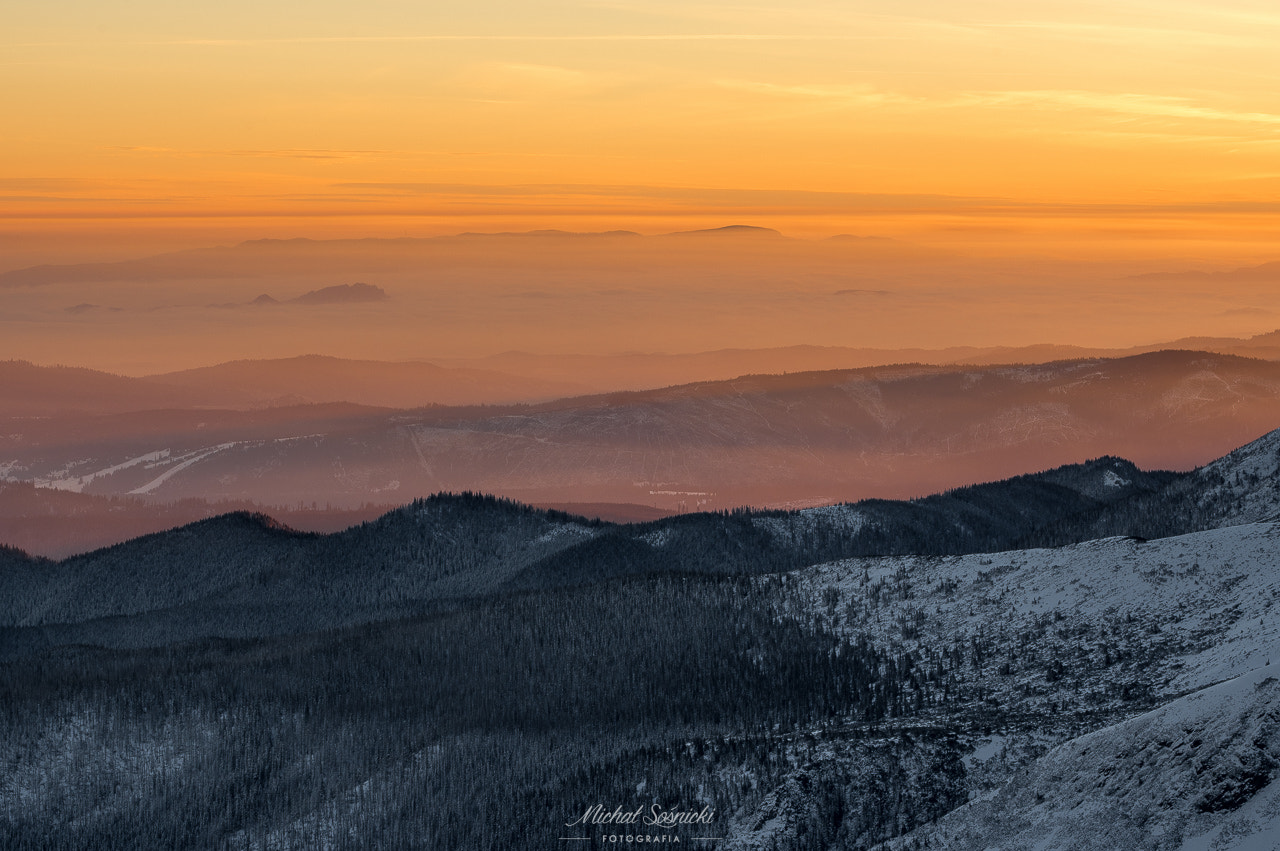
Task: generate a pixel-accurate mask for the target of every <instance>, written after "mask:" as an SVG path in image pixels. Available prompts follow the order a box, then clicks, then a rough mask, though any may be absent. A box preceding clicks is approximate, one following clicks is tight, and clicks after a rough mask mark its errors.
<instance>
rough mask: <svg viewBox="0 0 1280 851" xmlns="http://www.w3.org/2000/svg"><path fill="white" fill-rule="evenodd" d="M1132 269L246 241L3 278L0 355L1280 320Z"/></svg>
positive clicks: (1145, 338)
mask: <svg viewBox="0 0 1280 851" xmlns="http://www.w3.org/2000/svg"><path fill="white" fill-rule="evenodd" d="M1145 268H1146V266H1145V265H1144V264H1135V263H1117V262H1100V261H1083V260H1082V261H1076V262H1069V261H1065V260H1062V261H1050V260H1035V259H1027V258H1023V259H992V258H985V259H965V258H962V257H956V256H951V255H947V254H944V253H940V252H935V251H930V250H926V249H922V248H920V247H919V246H914V245H911V244H909V243H901V242H895V241H886V240H867V239H857V238H849V239H839V238H835V239H827V240H821V241H818V240H801V239H794V238H788V237H785V236H783V235H781V234H778V233H777V232H775V231H769V230H758V229H741V228H738V229H727V230H718V231H710V232H700V233H692V234H674V235H665V236H639V235H635V234H625V233H624V234H602V235H571V234H556V233H538V234H528V235H507V236H502V235H471V236H459V237H452V238H436V239H425V240H416V239H397V240H345V241H308V240H295V241H257V242H249V243H243V244H240V245H238V246H233V247H227V248H220V249H202V250H195V251H188V252H180V253H174V254H169V255H158V256H154V257H152V258H149V259H144V260H141V261H136V262H134V261H125V262H118V263H100V264H85V265H63V266H53V267H43V268H41V267H36V268H31V269H27V270H20V271H16V272H9V273H4V274H0V298H3V299H4V303H5V306H6V309H5V311H4V314H3V316H0V359H26V360H30V361H33V362H36V363H45V364H52V363H63V364H69V365H76V366H90V367H94V368H97V369H104V370H108V371H112V372H118V373H123V374H133V375H141V374H149V373H157V372H166V371H170V370H174V369H182V368H189V367H196V366H203V365H208V364H212V363H218V362H222V361H228V360H233V359H240V358H279V357H290V356H293V355H297V354H301V353H318V354H325V355H336V356H340V357H347V358H363V359H376V360H415V359H428V360H437V359H441V358H451V357H452V358H456V357H473V358H474V357H482V356H486V355H491V354H494V353H498V352H503V351H508V350H524V351H532V352H541V353H548V354H567V353H580V354H581V353H600V354H614V353H620V352H702V351H711V350H717V349H726V348H764V347H776V346H789V345H796V344H811V345H824V346H850V347H860V348H867V347H872V348H884V349H895V348H903V347H917V348H924V349H934V348H939V347H943V346H956V345H973V344H983V345H1007V346H1022V345H1032V344H1036V343H1043V342H1068V343H1073V344H1076V345H1084V346H1093V347H1107V346H1110V347H1123V346H1129V345H1134V344H1148V343H1153V342H1158V341H1164V340H1173V339H1177V338H1180V337H1185V336H1190V335H1226V336H1232V335H1234V336H1246V335H1249V334H1252V333H1257V332H1258V331H1262V330H1270V329H1272V328H1275V327H1276V326H1277V325H1278V324H1280V319H1278V317H1280V288H1278V287H1277V286H1276V283H1277V279H1280V266H1275V265H1264V266H1262V267H1254V268H1251V269H1245V270H1243V271H1235V272H1225V273H1217V274H1208V275H1207V274H1203V273H1201V274H1193V275H1184V276H1177V275H1172V276H1171V275H1157V276H1154V277H1153V276H1151V275H1149V274H1134V273H1135V271H1137V270H1143V269H1145ZM354 284H363V285H364V286H361V287H356V286H352V285H354ZM320 291H323V293H326V294H327V295H323V294H322V295H320V296H315V295H313V296H307V294H308V293H317V292H320ZM264 296H265V298H263V297H264Z"/></svg>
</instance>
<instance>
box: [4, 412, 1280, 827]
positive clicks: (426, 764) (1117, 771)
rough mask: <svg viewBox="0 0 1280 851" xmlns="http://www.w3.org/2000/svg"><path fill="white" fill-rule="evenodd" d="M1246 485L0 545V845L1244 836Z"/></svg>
mask: <svg viewBox="0 0 1280 851" xmlns="http://www.w3.org/2000/svg"><path fill="white" fill-rule="evenodd" d="M1277 483H1280V432H1273V433H1271V434H1268V435H1266V436H1265V437H1263V438H1262V439H1260V440H1258V441H1255V442H1254V443H1252V444H1250V445H1249V446H1246V447H1244V448H1242V449H1240V450H1238V451H1236V452H1234V453H1232V454H1231V455H1228V456H1226V457H1224V458H1222V459H1220V460H1218V461H1216V462H1214V463H1213V464H1210V465H1208V466H1207V467H1204V468H1201V469H1199V470H1197V471H1194V472H1192V473H1166V472H1144V471H1142V470H1140V469H1138V468H1137V467H1135V466H1134V465H1133V464H1131V463H1129V462H1127V461H1124V460H1122V459H1119V458H1114V457H1103V458H1098V459H1095V460H1093V461H1089V462H1086V463H1083V464H1076V465H1071V466H1067V467H1060V468H1057V469H1053V470H1049V471H1047V472H1042V473H1037V474H1032V475H1025V476H1019V477H1017V478H1013V479H1009V480H1006V481H1002V482H994V483H990V484H985V485H979V486H974V487H968V488H961V489H958V490H954V491H950V492H948V493H944V494H939V495H936V496H932V497H928V498H924V499H918V500H913V501H910V502H889V501H867V502H862V503H856V504H848V505H839V506H830V507H825V508H817V509H808V510H804V511H794V512H780V511H774V512H760V511H746V510H741V511H729V512H719V513H704V514H689V515H680V516H676V517H670V518H665V519H662V520H658V521H655V522H650V523H639V524H630V525H619V524H611V523H604V522H600V521H589V520H585V519H583V518H580V517H575V516H572V515H569V514H565V513H561V512H557V511H545V510H538V509H534V508H530V507H528V506H525V505H521V504H519V503H516V502H512V501H509V500H505V499H498V498H494V497H490V496H481V495H476V494H466V493H464V494H455V495H447V494H446V495H438V496H435V497H432V498H429V499H424V500H418V501H415V502H414V503H412V504H411V505H408V506H405V507H403V508H400V509H397V510H395V511H392V512H390V513H387V514H385V515H383V516H382V517H380V518H378V519H376V520H373V521H370V522H366V523H363V524H361V525H359V526H356V527H353V528H351V529H349V530H347V531H345V532H341V533H335V534H327V535H322V534H314V533H303V532H298V531H295V530H292V529H289V528H287V527H285V526H283V525H282V524H280V523H277V522H276V521H274V520H273V519H271V518H270V517H267V516H265V515H262V514H255V513H250V512H236V513H231V514H227V515H223V516H219V517H215V518H210V519H207V520H202V521H200V522H197V523H193V524H190V525H187V526H184V527H181V528H178V529H174V530H171V531H167V532H161V533H158V534H153V535H148V536H146V537H143V538H139V539H136V540H132V541H128V542H126V543H122V544H119V545H116V546H112V547H109V548H106V549H102V550H98V551H95V552H92V553H88V554H85V555H80V556H74V557H71V558H67V559H64V560H62V561H57V562H54V561H48V560H44V559H38V558H31V557H28V556H26V555H24V554H23V553H21V552H18V551H15V550H0V601H2V602H0V719H2V721H0V765H3V766H5V769H4V771H3V772H0V802H3V804H2V805H0V845H3V846H4V847H14V848H25V847H31V848H37V847H38V848H52V849H90V848H92V849H117V848H119V849H126V848H128V849H132V848H139V847H165V848H236V849H239V848H243V849H250V848H261V847H271V848H314V847H326V848H337V849H342V848H365V847H424V848H441V849H455V848H456V849H463V848H466V849H489V850H490V851H514V849H531V848H532V849H542V848H547V849H552V848H556V849H559V848H563V847H564V846H565V840H564V839H563V837H566V836H572V837H578V839H577V840H575V844H577V842H581V845H580V846H579V847H583V848H605V847H618V845H620V844H624V843H627V842H628V840H627V839H626V837H627V836H628V835H631V834H635V835H637V836H642V837H645V838H642V839H638V840H635V841H637V842H669V843H670V842H671V841H672V840H673V838H676V839H679V841H680V843H681V847H691V848H708V847H714V848H716V849H724V848H730V849H737V850H738V851H744V850H745V849H754V851H772V849H777V851H783V850H784V849H787V850H788V851H790V850H791V849H794V851H801V850H802V849H803V851H834V849H849V848H856V849H871V848H876V849H887V848H895V849H902V851H908V849H916V848H925V847H938V845H939V843H941V842H943V841H944V840H945V837H946V836H959V837H962V838H964V839H963V842H961V843H960V844H956V845H954V846H947V847H956V848H963V849H974V851H976V849H980V848H988V847H1002V848H1004V847H1007V848H1010V849H1012V848H1018V847H1026V845H1027V844H1028V841H1029V840H1028V838H1029V837H1040V838H1045V839H1046V842H1044V843H1042V844H1043V846H1044V847H1046V848H1052V849H1068V848H1069V849H1079V848H1090V849H1094V848H1096V849H1103V848H1116V847H1132V846H1133V845H1134V842H1133V841H1132V840H1133V839H1134V838H1135V837H1140V836H1143V835H1145V834H1144V831H1147V830H1150V829H1151V827H1152V826H1158V829H1159V831H1160V835H1161V836H1162V837H1164V839H1162V840H1161V841H1160V842H1158V843H1156V844H1154V845H1152V846H1151V847H1153V848H1160V849H1164V848H1166V847H1167V848H1178V847H1182V841H1183V839H1184V838H1188V837H1197V836H1199V837H1205V836H1210V835H1211V834H1212V835H1218V834H1221V835H1223V836H1227V835H1231V836H1248V835H1257V836H1264V835H1265V834H1266V832H1267V831H1268V830H1271V829H1274V828H1276V827H1280V824H1277V823H1276V822H1277V820H1276V819H1271V820H1269V821H1268V820H1267V819H1269V818H1270V817H1269V816H1265V812H1264V811H1263V810H1262V807H1263V805H1264V804H1266V803H1267V802H1269V801H1274V800H1275V799H1276V798H1277V795H1276V794H1273V793H1274V792H1275V790H1272V788H1271V787H1272V786H1275V783H1274V780H1275V778H1276V777H1277V775H1280V768H1277V766H1280V688H1277V687H1276V686H1275V682H1276V680H1275V678H1274V677H1268V676H1266V672H1267V667H1266V665H1267V664H1269V659H1270V656H1271V654H1272V653H1274V652H1280V621H1278V620H1277V619H1276V618H1275V617H1274V613H1273V612H1272V611H1271V609H1272V606H1273V604H1274V603H1275V602H1276V601H1277V600H1280V577H1277V575H1276V572H1275V569H1274V565H1275V563H1276V556H1277V555H1278V554H1280V524H1278V523H1275V522H1269V521H1271V520H1272V519H1273V518H1275V517H1276V515H1277V511H1278V510H1280V488H1278V487H1277ZM1241 524H1243V525H1241ZM1197 530H1203V531H1197ZM1100 535H1101V536H1120V535H1123V536H1130V537H1127V538H1125V537H1111V538H1107V539H1105V540H1091V539H1094V538H1097V537H1098V536H1100ZM1164 535H1176V536H1177V537H1168V538H1161V539H1160V540H1156V538H1158V537H1160V536H1164ZM1145 538H1150V539H1151V540H1149V541H1144V540H1141V539H1145ZM1075 541H1086V543H1072V544H1071V545H1070V546H1062V547H1060V548H1058V549H1027V548H1028V547H1037V546H1048V545H1053V546H1059V545H1062V544H1067V543H1070V542H1075ZM999 550H1004V552H997V551H999ZM966 554H968V555H966ZM1241 674H1243V676H1241V677H1240V680H1239V682H1236V683H1234V684H1228V685H1227V686H1220V687H1215V688H1206V686H1211V685H1213V684H1214V683H1217V682H1220V681H1222V680H1223V679H1226V678H1228V677H1234V676H1237V675H1241ZM1135 737H1136V738H1135ZM1143 737H1146V738H1143ZM1095 754H1100V755H1101V756H1102V758H1101V760H1100V759H1099V758H1097V757H1096V756H1095ZM1167 790H1172V791H1167ZM1269 790H1270V791H1269ZM1109 796H1110V797H1109ZM1116 801H1122V802H1123V806H1121V805H1120V804H1117V803H1116ZM1255 801H1256V802H1257V803H1256V804H1255V803H1254V802H1255ZM1046 802H1047V803H1046ZM597 806H600V807H602V808H603V810H604V811H605V812H608V811H612V810H614V809H615V807H617V808H621V810H622V811H626V812H631V811H635V810H640V811H643V812H645V813H653V812H659V813H672V814H674V813H685V814H691V813H692V814H701V817H702V818H704V819H705V821H703V822H698V823H696V824H694V823H691V822H683V823H672V824H668V825H665V826H663V825H657V826H655V825H652V824H650V825H644V824H636V825H626V826H622V825H619V824H599V823H593V822H591V821H590V820H589V819H586V818H584V815H583V814H584V813H586V814H590V813H592V812H594V811H595V810H594V808H595V807H597ZM1082 813H1085V814H1087V815H1086V816H1082V815H1081V814H1082ZM1260 813H1261V814H1262V815H1261V816H1260V815H1259V814H1260ZM993 814H994V815H993ZM1259 818H1262V821H1261V822H1260V821H1259ZM993 819H994V820H993ZM575 821H577V822H580V823H579V824H577V825H576V828H577V829H576V830H574V831H573V832H567V831H566V829H565V828H566V826H571V827H572V826H574V823H575ZM938 825H946V831H947V832H946V833H944V832H942V828H940V827H938ZM1214 832H1216V833H1214ZM618 837H621V838H618ZM705 837H711V838H713V839H714V841H709V840H707V839H705ZM633 839H634V837H633ZM1037 841H1038V840H1037ZM886 843H888V844H886ZM1000 843H1005V844H1003V845H1001V844H1000ZM1206 847H1207V846H1206ZM1215 847H1216V846H1215ZM1221 847H1233V846H1231V845H1224V846H1221Z"/></svg>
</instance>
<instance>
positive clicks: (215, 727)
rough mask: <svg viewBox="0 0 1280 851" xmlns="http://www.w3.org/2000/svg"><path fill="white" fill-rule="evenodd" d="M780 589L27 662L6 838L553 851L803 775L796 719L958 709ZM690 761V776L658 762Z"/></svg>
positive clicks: (876, 718)
mask: <svg viewBox="0 0 1280 851" xmlns="http://www.w3.org/2000/svg"><path fill="white" fill-rule="evenodd" d="M781 595H782V586H781V584H780V583H763V584H762V583H758V582H746V581H741V580H735V579H725V578H703V579H695V578H682V577H667V578H659V579H644V580H638V579H633V580H623V581H615V582H608V583H598V584H594V585H589V586H584V587H579V588H573V589H567V590H563V591H555V592H536V593H525V594H514V595H507V596H502V597H498V598H495V599H489V600H485V601H480V602H477V603H474V604H471V605H468V606H466V607H463V608H461V609H458V610H455V611H452V612H447V613H441V614H436V615H431V616H421V617H415V618H410V619H405V620H400V621H394V622H390V623H383V624H379V625H371V626H363V627H359V628H351V629H343V630H337V631H328V632H323V633H317V634H311V635H305V636H296V637H284V638H274V639H266V640H238V641H228V640H219V641H205V642H201V643H199V644H189V645H179V646H169V647H164V648H160V649H152V650H137V651H109V650H103V649H93V648H87V647H64V648H59V649H54V650H49V651H46V652H45V653H42V654H39V655H33V656H29V657H26V658H23V659H19V660H15V661H10V662H8V663H4V664H3V665H2V666H0V765H4V766H6V770H5V771H4V772H3V775H2V777H0V784H2V785H3V788H2V789H0V799H2V801H3V803H0V845H3V846H4V847H13V848H24V847H30V848H94V849H110V848H139V847H175V848H177V847H191V848H210V847H215V848H216V847H261V846H262V845H263V844H272V842H273V841H275V840H279V841H280V842H281V843H282V844H284V845H286V846H290V847H294V846H302V847H313V846H316V845H329V846H331V847H340V848H341V847H403V846H412V847H433V848H495V849H505V848H536V847H555V846H556V845H557V842H556V841H555V840H557V838H558V836H559V835H560V833H558V832H557V829H558V828H560V827H562V826H563V824H564V822H565V821H566V820H567V819H568V818H570V817H571V816H570V815H569V814H571V813H574V812H579V813H580V812H581V811H582V810H583V809H584V808H585V807H586V806H588V805H589V804H591V803H596V802H600V803H603V802H610V801H617V802H618V803H623V802H624V801H623V800H620V796H622V797H624V798H625V801H628V802H629V801H634V803H633V804H632V806H634V805H636V804H641V803H643V804H646V805H648V804H649V803H650V802H659V803H661V804H662V805H663V806H664V807H676V806H691V805H693V804H694V803H695V802H699V801H701V802H706V803H708V804H714V805H715V806H716V807H717V808H718V809H720V810H721V811H722V812H724V813H725V814H726V817H727V814H728V813H730V812H732V811H734V810H736V809H740V808H741V807H742V806H744V805H746V804H749V803H751V802H752V801H753V800H758V798H759V796H760V795H761V794H762V793H763V791H764V790H767V789H769V788H771V786H772V785H773V784H775V783H776V782H777V781H778V780H779V778H781V777H783V776H784V775H786V774H787V772H789V771H792V770H793V769H794V766H793V765H792V764H791V762H790V761H789V760H787V759H785V758H780V754H785V752H786V746H785V745H784V746H782V749H781V751H780V750H779V749H778V746H777V743H778V742H779V741H782V742H785V741H787V740H788V738H789V737H790V736H792V735H793V731H799V730H806V729H812V728H813V727H814V726H815V725H817V727H819V728H830V729H835V728H838V727H840V726H841V725H846V724H852V725H855V726H858V725H861V726H865V725H866V724H867V723H872V724H877V723H882V722H884V721H886V720H887V719H892V718H895V717H901V716H904V715H907V714H910V713H911V712H913V711H915V709H916V708H918V707H920V706H923V705H930V704H935V703H936V702H937V701H938V699H939V696H938V693H937V688H936V687H935V684H933V683H931V682H930V681H929V679H928V678H926V677H924V676H922V675H921V672H920V671H919V670H918V669H917V667H916V666H915V665H914V663H913V662H912V660H910V659H903V658H900V657H897V656H894V655H893V654H890V653H888V652H886V651H885V650H883V649H881V648H878V647H876V646H874V645H872V644H870V643H869V642H867V641H865V640H857V639H855V640H849V639H846V638H841V637H838V636H837V635H835V634H833V633H831V632H828V631H826V630H824V629H822V628H820V627H817V626H815V625H813V624H810V623H804V622H802V621H800V620H797V619H795V618H792V617H790V616H788V615H786V614H785V611H784V610H785V609H786V608H787V606H786V605H784V603H783V600H782V596H781ZM861 726H860V727H859V728H860V729H861ZM748 741H751V742H754V743H755V744H754V745H751V746H748V745H746V744H745V742H748ZM765 742H772V743H774V746H772V747H766V746H764V745H763V744H762V743H765ZM748 750H749V751H750V753H748ZM676 754H684V756H683V757H681V758H680V760H677V761H676V763H675V765H677V766H678V765H680V764H682V765H684V766H685V767H686V768H688V771H685V770H684V769H679V770H676V769H670V768H668V769H664V768H662V766H663V765H668V766H670V765H673V763H672V762H671V760H672V758H673V755H676ZM751 754H754V755H751ZM708 755H710V756H708ZM681 760H682V761H683V762H681ZM735 766H736V767H735ZM747 777H750V778H752V779H751V780H750V781H746V782H744V778H747ZM691 778H696V782H695V780H694V779H691ZM734 778H737V779H736V780H735V779H734ZM895 782H897V781H895ZM901 782H902V783H903V784H906V782H907V781H905V780H902V781H901ZM753 796H754V797H753ZM701 805H702V804H699V806H701ZM898 815H899V814H896V813H895V815H894V818H897V817H898ZM723 824H724V823H723V822H722V823H721V825H722V826H723ZM269 840H270V841H269Z"/></svg>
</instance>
